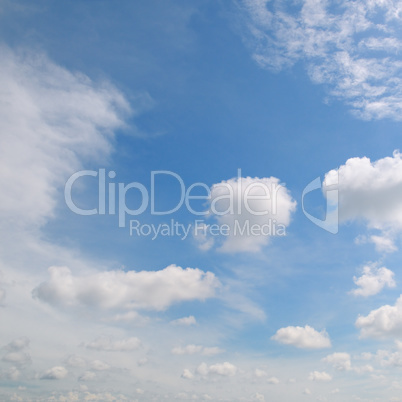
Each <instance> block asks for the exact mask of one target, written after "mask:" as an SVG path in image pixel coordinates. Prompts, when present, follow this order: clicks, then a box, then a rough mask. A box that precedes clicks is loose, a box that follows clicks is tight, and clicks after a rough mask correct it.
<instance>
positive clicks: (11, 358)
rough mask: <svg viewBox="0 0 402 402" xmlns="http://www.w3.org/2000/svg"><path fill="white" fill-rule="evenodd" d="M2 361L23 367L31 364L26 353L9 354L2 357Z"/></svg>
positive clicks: (29, 357)
mask: <svg viewBox="0 0 402 402" xmlns="http://www.w3.org/2000/svg"><path fill="white" fill-rule="evenodd" d="M2 360H3V361H5V362H8V363H14V364H17V365H24V364H28V363H30V362H31V356H30V354H29V353H26V352H9V353H7V354H6V355H5V356H3V359H2Z"/></svg>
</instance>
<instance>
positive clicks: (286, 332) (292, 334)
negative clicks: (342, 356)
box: [271, 325, 331, 349]
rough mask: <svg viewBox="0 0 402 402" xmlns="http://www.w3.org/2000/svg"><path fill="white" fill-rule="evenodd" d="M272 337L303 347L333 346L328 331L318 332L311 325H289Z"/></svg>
mask: <svg viewBox="0 0 402 402" xmlns="http://www.w3.org/2000/svg"><path fill="white" fill-rule="evenodd" d="M271 339H273V340H274V341H277V342H280V343H283V344H285V345H293V346H296V347H297V348H301V349H323V348H329V347H331V341H330V339H329V336H328V334H327V332H326V331H325V330H322V331H321V332H318V331H316V330H315V329H314V328H312V327H310V326H309V325H306V326H305V327H292V326H289V327H285V328H281V329H279V330H278V331H277V332H276V334H275V335H274V336H272V337H271Z"/></svg>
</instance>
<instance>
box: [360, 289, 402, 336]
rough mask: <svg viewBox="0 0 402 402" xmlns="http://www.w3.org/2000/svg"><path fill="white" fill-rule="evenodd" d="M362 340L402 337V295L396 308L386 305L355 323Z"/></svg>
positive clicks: (361, 317)
mask: <svg viewBox="0 0 402 402" xmlns="http://www.w3.org/2000/svg"><path fill="white" fill-rule="evenodd" d="M355 325H356V327H357V328H360V331H361V332H360V336H361V337H362V338H384V337H388V336H401V335H402V295H401V296H399V298H398V299H397V301H396V303H395V305H394V306H390V305H384V306H381V307H379V308H378V309H376V310H372V311H370V313H369V314H368V315H367V316H359V317H358V318H357V320H356V323H355Z"/></svg>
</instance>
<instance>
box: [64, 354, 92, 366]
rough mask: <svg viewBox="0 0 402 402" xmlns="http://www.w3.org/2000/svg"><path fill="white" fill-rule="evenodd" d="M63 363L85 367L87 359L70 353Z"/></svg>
mask: <svg viewBox="0 0 402 402" xmlns="http://www.w3.org/2000/svg"><path fill="white" fill-rule="evenodd" d="M65 364H66V365H67V366H70V367H85V366H86V365H87V361H86V359H84V358H83V357H81V356H77V355H72V356H69V357H68V358H67V359H66V360H65Z"/></svg>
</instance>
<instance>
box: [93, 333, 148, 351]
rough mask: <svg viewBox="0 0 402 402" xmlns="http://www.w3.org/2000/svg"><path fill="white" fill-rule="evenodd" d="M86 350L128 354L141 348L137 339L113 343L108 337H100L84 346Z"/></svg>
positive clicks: (132, 338)
mask: <svg viewBox="0 0 402 402" xmlns="http://www.w3.org/2000/svg"><path fill="white" fill-rule="evenodd" d="M85 346H86V348H87V349H95V350H105V351H109V352H128V351H131V350H136V349H138V348H139V347H140V346H141V341H140V340H139V339H138V338H135V337H131V338H127V339H120V340H117V341H114V340H112V339H110V338H109V337H106V336H102V337H99V338H97V339H95V340H93V341H91V342H88V343H87V344H85Z"/></svg>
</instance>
